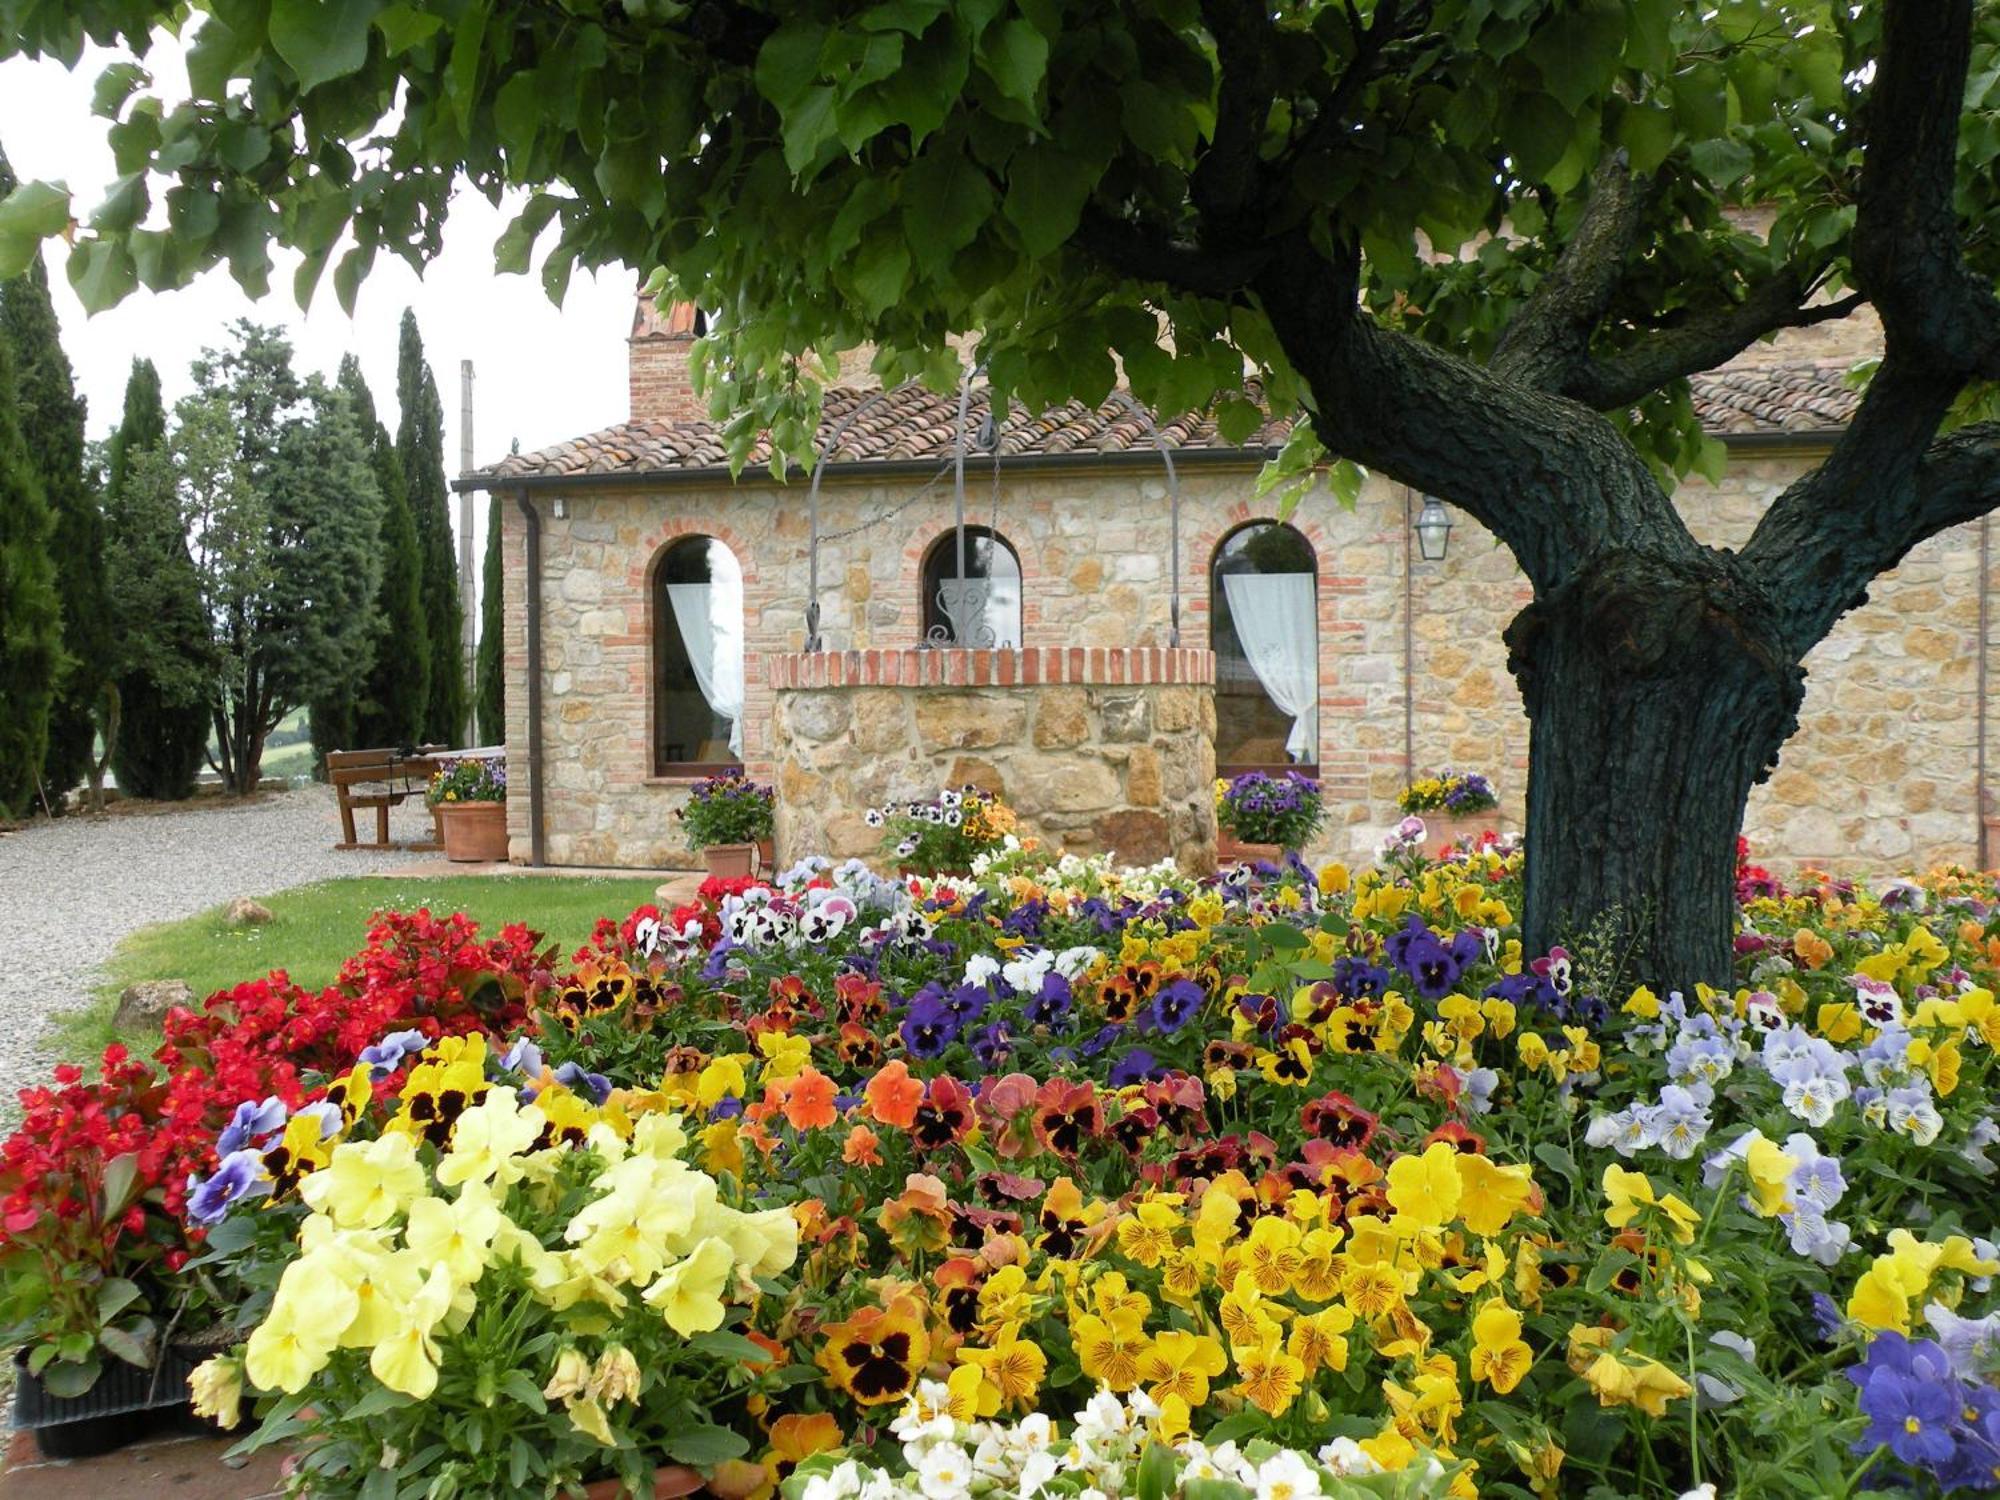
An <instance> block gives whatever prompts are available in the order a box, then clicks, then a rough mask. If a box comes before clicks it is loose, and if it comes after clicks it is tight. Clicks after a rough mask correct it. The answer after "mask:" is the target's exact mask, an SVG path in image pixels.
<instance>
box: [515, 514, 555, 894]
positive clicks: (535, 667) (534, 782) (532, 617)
mask: <svg viewBox="0 0 2000 1500" xmlns="http://www.w3.org/2000/svg"><path fill="white" fill-rule="evenodd" d="M514 503H515V504H516V505H517V506H519V507H520V509H521V519H522V521H523V522H525V523H526V527H527V531H526V535H525V536H524V538H523V540H524V541H525V542H526V544H527V553H528V556H527V564H528V569H527V571H528V583H527V588H526V590H525V593H526V598H525V599H524V600H523V601H522V602H523V603H525V604H526V605H527V607H528V863H529V864H530V865H532V866H535V867H537V868H539V867H540V866H542V865H545V864H547V863H548V836H547V834H546V833H544V832H543V829H542V821H543V820H542V513H541V512H540V511H538V510H536V509H535V502H534V501H532V500H530V499H529V498H528V492H527V491H526V490H516V491H515V492H514Z"/></svg>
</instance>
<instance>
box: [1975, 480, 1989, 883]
mask: <svg viewBox="0 0 2000 1500" xmlns="http://www.w3.org/2000/svg"><path fill="white" fill-rule="evenodd" d="M1992 568H1993V516H1992V514H1991V512H1989V513H1987V514H1986V515H1983V516H1981V517H1980V518H1979V671H1978V684H1979V686H1978V689H1977V691H1976V693H1975V694H1974V696H1975V697H1976V698H1977V699H1978V704H1979V728H1978V735H1979V739H1978V744H1979V752H1978V757H1977V769H1976V770H1975V771H1974V773H1973V781H1974V788H1973V790H1974V795H1975V796H1976V797H1977V799H1978V803H1979V805H1978V807H1977V808H1976V809H1975V815H1976V816H1977V817H1978V819H1979V868H1980V869H1982V870H1990V869H1991V868H1993V851H1992V849H1991V848H1990V847H1989V845H1990V844H1991V842H1992V840H1991V838H1990V837H1989V836H1988V834H1987V831H1986V658H1987V652H1988V646H1987V638H1988V632H1987V628H1986V627H1987V619H1988V615H1989V613H1990V610H1991V604H1990V602H1989V594H1990V592H1991V590H1990V589H1989V587H1988V583H1989V581H1990V580H1991V578H1992V576H1993V575H1992Z"/></svg>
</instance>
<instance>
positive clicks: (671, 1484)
mask: <svg viewBox="0 0 2000 1500" xmlns="http://www.w3.org/2000/svg"><path fill="white" fill-rule="evenodd" d="M701 1489H702V1478H701V1473H700V1471H699V1470H696V1469H690V1468H687V1467H685V1466H684V1465H681V1464H662V1465H661V1466H660V1467H659V1468H657V1469H655V1470H653V1488H652V1490H651V1491H650V1492H649V1493H650V1494H651V1495H652V1497H653V1500H675V1497H676V1496H680V1495H696V1494H699V1493H701ZM583 1493H584V1495H585V1496H586V1497H587V1500H624V1497H625V1494H626V1490H625V1482H624V1481H623V1480H622V1479H598V1480H594V1481H592V1482H591V1483H590V1484H587V1485H585V1486H584V1489H583Z"/></svg>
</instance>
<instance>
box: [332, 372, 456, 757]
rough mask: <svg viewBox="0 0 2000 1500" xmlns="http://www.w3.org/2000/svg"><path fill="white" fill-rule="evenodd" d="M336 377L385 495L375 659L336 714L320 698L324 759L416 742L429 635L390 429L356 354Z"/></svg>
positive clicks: (419, 563)
mask: <svg viewBox="0 0 2000 1500" xmlns="http://www.w3.org/2000/svg"><path fill="white" fill-rule="evenodd" d="M335 385H336V386H337V387H338V388H339V389H340V391H341V392H342V393H343V394H344V395H345V396H346V398H347V400H348V402H349V403H350V404H351V406H352V407H353V410H354V415H355V420H356V421H357V423H358V424H359V426H360V429H361V433H362V436H363V438H364V440H365V441H366V443H367V446H368V462H369V468H370V470H371V472H372V473H373V474H374V476H375V486H376V489H377V490H379V491H380V493H381V497H382V513H381V515H382V519H381V528H380V530H379V532H378V533H377V536H376V540H375V550H376V553H377V555H378V556H379V557H380V558H381V563H382V578H381V583H380V585H379V586H378V588H377V590H376V595H375V634H374V637H373V639H372V642H371V645H370V651H369V655H370V665H369V668H368V671H367V673H366V675H365V676H364V677H363V679H362V681H361V684H360V687H359V688H358V690H357V691H356V693H355V695H354V698H353V701H352V703H351V706H350V711H349V712H348V714H347V715H346V716H345V717H344V718H336V717H335V716H334V715H333V714H332V713H331V711H330V710H329V709H328V708H327V707H326V706H323V705H316V706H315V710H314V715H313V721H314V730H313V745H314V747H315V749H317V750H318V751H319V757H320V762H321V764H324V762H325V754H326V751H328V750H330V749H350V750H351V749H357V748H364V747H374V746H384V745H387V746H403V745H411V744H414V743H416V741H417V739H418V738H419V736H420V734H421V732H422V729H423V716H424V710H425V708H426V706H427V701H428V700H427V695H428V692H429V686H430V637H429V635H428V633H427V631H426V629H425V626H424V614H423V595H422V592H421V588H422V569H423V558H422V555H421V554H420V553H419V551H418V550H417V529H416V523H415V521H414V520H412V519H411V516H410V504H409V497H408V496H407V495H406V494H405V492H404V489H403V467H402V462H401V460H400V459H399V458H398V457H397V454H396V445H395V443H394V441H393V440H392V439H391V438H390V436H389V433H388V429H387V428H385V427H384V426H383V425H382V422H381V419H380V418H379V417H378V416H377V415H376V413H375V398H374V395H373V393H371V392H370V391H369V389H368V382H367V380H366V379H364V378H363V376H362V374H361V364H360V362H359V361H358V360H356V359H355V358H354V356H352V355H348V356H347V357H345V358H343V359H342V360H341V362H340V374H339V376H338V378H337V379H336V381H335Z"/></svg>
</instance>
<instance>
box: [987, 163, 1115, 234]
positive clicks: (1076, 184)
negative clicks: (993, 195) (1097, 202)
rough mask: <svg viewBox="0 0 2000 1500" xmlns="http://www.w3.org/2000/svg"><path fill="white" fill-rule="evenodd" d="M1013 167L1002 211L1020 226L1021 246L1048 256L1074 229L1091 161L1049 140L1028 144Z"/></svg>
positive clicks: (1092, 176)
mask: <svg viewBox="0 0 2000 1500" xmlns="http://www.w3.org/2000/svg"><path fill="white" fill-rule="evenodd" d="M1010 167H1011V170H1010V172H1009V174H1008V182H1007V196H1006V199H1005V201H1004V202H1003V203H1002V205H1001V211H1002V212H1003V213H1005V214H1006V216H1007V220H1008V222H1009V223H1011V224H1012V225H1013V226H1014V227H1015V229H1017V230H1019V231H1020V235H1021V248H1022V249H1024V250H1025V251H1027V253H1028V254H1030V255H1047V254H1048V253H1049V252H1050V251H1052V250H1054V249H1056V248H1057V247H1058V246H1059V245H1061V244H1062V243H1063V242H1064V241H1066V240H1067V239H1068V238H1069V237H1070V236H1071V235H1073V234H1075V233H1076V226H1077V225H1078V224H1079V223H1080V222H1081V221H1082V219H1083V205H1084V203H1085V202H1086V201H1088V199H1089V197H1090V190H1091V187H1092V185H1093V183H1094V182H1095V173H1093V172H1092V170H1091V168H1090V164H1089V163H1088V162H1085V161H1082V160H1080V159H1078V158H1077V157H1074V156H1071V155H1069V154H1067V153H1066V152H1064V151H1061V150H1059V149H1058V148H1056V147H1054V146H1051V145H1036V146H1029V147H1026V148H1024V149H1023V150H1021V151H1020V152H1018V153H1016V154H1015V157H1014V160H1013V161H1012V163H1010Z"/></svg>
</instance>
